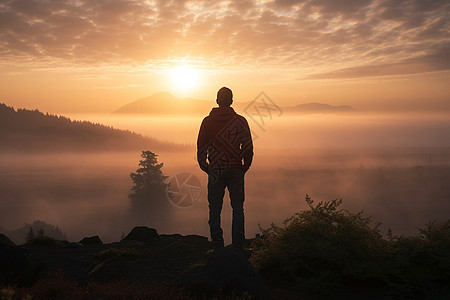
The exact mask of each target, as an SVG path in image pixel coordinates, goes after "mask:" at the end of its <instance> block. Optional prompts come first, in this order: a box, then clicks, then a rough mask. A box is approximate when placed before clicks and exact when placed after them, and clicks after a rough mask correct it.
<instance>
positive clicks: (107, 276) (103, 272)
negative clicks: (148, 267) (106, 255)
mask: <svg viewBox="0 0 450 300" xmlns="http://www.w3.org/2000/svg"><path fill="white" fill-rule="evenodd" d="M127 273H128V272H127V270H126V268H125V266H124V265H123V264H121V263H120V262H119V261H117V260H116V259H115V258H110V259H107V260H104V261H102V262H101V263H99V264H96V265H95V266H94V268H92V270H91V271H90V272H89V274H88V278H89V280H93V281H97V282H105V283H106V282H110V281H114V280H120V279H122V278H125V277H126V276H127Z"/></svg>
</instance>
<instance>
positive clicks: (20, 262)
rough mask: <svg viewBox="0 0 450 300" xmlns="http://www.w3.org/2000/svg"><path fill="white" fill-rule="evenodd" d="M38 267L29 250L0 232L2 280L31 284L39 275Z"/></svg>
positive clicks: (0, 277) (0, 270) (0, 273)
mask: <svg viewBox="0 0 450 300" xmlns="http://www.w3.org/2000/svg"><path fill="white" fill-rule="evenodd" d="M37 273H38V267H37V266H35V265H34V264H33V263H32V260H31V258H30V256H29V255H28V253H27V251H26V250H25V249H24V248H22V247H19V246H16V245H15V244H14V243H13V242H12V241H11V240H10V239H9V238H8V237H7V236H5V235H4V234H0V282H9V283H19V284H29V283H30V282H32V281H34V280H35V278H36V277H37Z"/></svg>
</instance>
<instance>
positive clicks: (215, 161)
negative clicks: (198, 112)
mask: <svg viewBox="0 0 450 300" xmlns="http://www.w3.org/2000/svg"><path fill="white" fill-rule="evenodd" d="M252 159H253V143H252V136H251V133H250V128H249V126H248V123H247V120H246V119H245V118H244V117H243V116H240V115H238V114H237V113H236V112H235V111H234V109H233V108H231V107H229V106H225V107H215V108H213V109H212V110H211V112H210V113H209V116H207V117H206V118H204V119H203V122H202V125H201V126H200V131H199V133H198V139H197V160H198V164H199V165H200V168H201V169H202V170H203V171H205V172H207V171H208V169H213V170H217V169H228V168H243V169H244V171H247V170H248V168H250V165H251V164H252Z"/></svg>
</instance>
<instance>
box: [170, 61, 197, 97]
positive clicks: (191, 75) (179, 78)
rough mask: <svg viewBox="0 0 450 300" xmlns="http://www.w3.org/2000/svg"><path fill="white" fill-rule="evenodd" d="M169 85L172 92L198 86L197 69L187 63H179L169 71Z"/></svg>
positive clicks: (186, 90)
mask: <svg viewBox="0 0 450 300" xmlns="http://www.w3.org/2000/svg"><path fill="white" fill-rule="evenodd" d="M170 79H171V85H172V87H173V89H174V92H175V93H177V92H188V91H192V90H194V89H196V88H198V87H199V83H200V77H199V74H198V71H197V70H196V69H194V68H193V67H190V66H187V65H180V66H178V67H176V68H174V69H172V70H171V71H170Z"/></svg>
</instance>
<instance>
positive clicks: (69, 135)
mask: <svg viewBox="0 0 450 300" xmlns="http://www.w3.org/2000/svg"><path fill="white" fill-rule="evenodd" d="M0 141H1V143H0V151H3V152H4V151H9V152H11V151H13V152H17V151H18V152H44V151H45V152H58V151H66V152H72V151H74V152H78V151H109V152H114V151H125V150H145V149H151V150H152V151H153V150H169V149H177V148H182V147H184V146H182V145H177V144H173V143H164V142H161V141H158V140H156V139H155V138H151V137H145V136H142V135H140V134H137V133H134V132H131V131H129V130H120V129H115V128H113V127H110V126H105V125H101V124H94V123H91V122H87V121H72V120H70V119H69V118H66V117H64V116H56V115H49V114H48V113H47V114H43V113H41V112H40V111H38V110H27V109H18V110H15V109H14V108H13V107H9V106H7V105H6V104H3V103H0Z"/></svg>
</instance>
